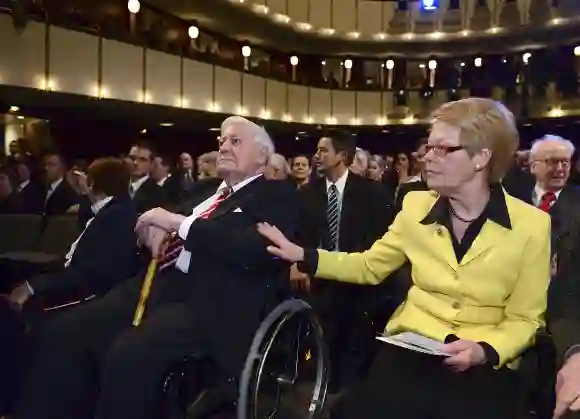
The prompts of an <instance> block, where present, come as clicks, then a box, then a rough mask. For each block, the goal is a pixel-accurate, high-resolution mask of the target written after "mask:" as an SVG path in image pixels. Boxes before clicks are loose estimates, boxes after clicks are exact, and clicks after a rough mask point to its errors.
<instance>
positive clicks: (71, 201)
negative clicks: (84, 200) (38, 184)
mask: <svg viewBox="0 0 580 419" xmlns="http://www.w3.org/2000/svg"><path fill="white" fill-rule="evenodd" d="M79 200H80V197H79V195H78V194H77V193H76V192H75V191H74V189H73V188H72V186H70V185H69V184H68V182H67V181H66V179H63V181H62V182H61V183H60V185H58V186H57V187H56V189H55V190H54V192H53V193H52V194H51V195H50V198H48V199H47V200H46V202H45V204H44V214H45V215H59V214H65V213H66V212H67V210H68V209H69V208H70V207H72V206H73V205H76V204H78V203H79Z"/></svg>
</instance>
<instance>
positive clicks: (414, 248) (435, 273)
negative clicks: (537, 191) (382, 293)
mask: <svg viewBox="0 0 580 419" xmlns="http://www.w3.org/2000/svg"><path fill="white" fill-rule="evenodd" d="M501 193H503V194H504V197H505V202H506V206H507V210H508V213H509V216H510V222H511V229H509V228H506V227H503V226H501V225H499V224H496V223H495V222H493V221H490V220H486V222H485V224H484V225H483V228H482V229H481V232H480V233H479V235H478V236H477V238H476V239H475V241H474V242H473V245H472V246H471V248H470V249H469V251H468V252H467V253H466V255H465V256H464V257H463V259H462V261H461V262H460V263H458V262H457V258H456V256H455V252H454V250H453V245H452V242H451V237H450V233H449V231H448V230H447V229H446V228H445V227H443V226H441V225H439V224H436V223H434V224H422V223H421V221H422V220H423V219H424V218H425V217H426V215H427V214H428V213H429V211H430V210H431V208H432V207H433V205H434V204H435V202H436V201H437V199H438V198H439V195H438V194H437V193H435V192H431V191H429V192H410V193H409V194H407V196H406V197H405V200H404V203H403V209H402V211H401V212H400V213H399V215H398V216H397V218H396V219H395V221H394V222H393V224H392V225H391V227H390V228H389V231H388V232H387V233H386V234H385V235H384V236H383V237H382V238H381V239H379V240H377V241H376V242H375V243H374V245H373V246H372V247H371V248H370V249H369V250H367V251H365V252H363V253H350V254H349V253H340V252H327V251H324V250H319V251H318V268H317V271H316V277H318V278H326V279H334V280H339V281H344V282H350V283H355V284H378V283H380V282H382V281H383V280H384V279H385V278H386V277H388V276H389V275H390V274H391V273H392V272H393V271H395V270H396V269H397V268H399V267H400V266H401V265H402V264H403V263H404V262H405V261H406V260H409V261H410V262H411V265H412V274H411V276H412V279H413V285H412V287H411V289H410V291H409V294H408V296H407V299H406V300H405V301H404V302H403V304H401V306H400V307H399V308H398V309H397V311H396V312H395V314H394V315H393V316H392V317H391V320H390V321H389V323H388V324H387V327H386V332H387V333H397V332H401V331H413V332H416V333H419V334H421V335H424V336H428V337H430V338H432V339H436V340H438V341H441V342H443V341H444V340H445V338H446V337H447V336H448V335H451V334H453V335H456V336H458V337H459V338H461V339H468V340H472V341H476V342H487V343H488V344H490V345H491V346H492V347H493V348H494V349H495V350H496V351H497V353H498V355H499V358H500V361H499V362H500V363H499V365H498V366H497V367H501V366H503V365H505V364H506V363H509V362H511V361H514V360H516V359H517V358H518V357H519V355H520V354H521V353H522V352H523V351H524V350H525V349H526V348H528V347H529V346H531V345H532V344H533V341H534V336H535V334H536V331H537V330H538V329H539V328H540V327H542V326H543V324H544V323H543V321H544V320H543V316H544V311H545V310H546V299H547V289H548V285H549V281H550V217H549V216H548V215H547V214H545V213H544V212H542V211H541V210H538V209H537V208H534V207H533V206H531V205H528V204H526V203H524V202H523V201H520V200H519V199H516V198H514V197H512V196H510V195H508V194H507V193H505V191H503V190H502V191H501Z"/></svg>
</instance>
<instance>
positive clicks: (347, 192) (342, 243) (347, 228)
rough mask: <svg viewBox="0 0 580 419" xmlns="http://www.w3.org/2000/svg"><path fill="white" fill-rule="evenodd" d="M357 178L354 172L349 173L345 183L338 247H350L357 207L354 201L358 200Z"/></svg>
mask: <svg viewBox="0 0 580 419" xmlns="http://www.w3.org/2000/svg"><path fill="white" fill-rule="evenodd" d="M355 182H356V180H355V179H354V176H353V174H352V173H349V175H348V177H347V178H346V184H345V185H344V195H343V197H342V206H341V208H340V221H339V228H338V229H339V230H338V231H339V235H338V248H339V249H346V248H348V244H349V241H350V240H349V239H350V232H351V231H352V228H351V225H352V221H353V220H355V216H356V214H355V208H354V206H353V203H354V202H356V185H355Z"/></svg>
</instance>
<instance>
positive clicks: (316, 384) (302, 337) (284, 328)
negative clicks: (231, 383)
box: [237, 299, 328, 419]
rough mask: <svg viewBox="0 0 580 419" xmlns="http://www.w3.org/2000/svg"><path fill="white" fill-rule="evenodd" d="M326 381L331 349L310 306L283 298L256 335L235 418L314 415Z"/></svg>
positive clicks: (311, 418) (285, 418) (320, 405)
mask: <svg viewBox="0 0 580 419" xmlns="http://www.w3.org/2000/svg"><path fill="white" fill-rule="evenodd" d="M327 384H328V351H327V348H326V345H325V343H324V339H323V334H322V327H321V326H320V323H319V321H318V319H317V318H316V316H315V315H314V312H313V310H312V307H311V306H310V305H308V304H307V303H306V302H304V301H302V300H298V299H293V300H288V301H285V302H283V303H282V304H280V305H279V306H278V307H276V308H275V309H274V310H273V311H272V312H271V313H270V314H269V315H268V316H267V317H266V319H265V320H264V321H263V322H262V324H261V325H260V328H259V329H258V331H257V332H256V334H255V335H254V340H253V342H252V346H251V348H250V353H249V354H248V357H247V358H246V363H245V366H244V370H243V372H242V375H241V379H240V383H239V397H238V403H237V418H238V419H271V418H278V419H290V418H291V419H306V418H308V419H315V418H317V417H319V415H320V413H321V412H322V408H323V405H324V402H325V399H326V391H327ZM292 391H295V393H296V394H292Z"/></svg>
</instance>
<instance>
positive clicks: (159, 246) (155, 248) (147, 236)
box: [137, 225, 168, 258]
mask: <svg viewBox="0 0 580 419" xmlns="http://www.w3.org/2000/svg"><path fill="white" fill-rule="evenodd" d="M137 234H138V235H139V243H140V244H141V245H143V246H145V247H147V248H148V249H149V250H150V251H151V254H152V255H153V257H155V258H159V257H162V256H163V253H165V245H166V244H167V241H166V238H167V234H168V233H167V232H166V231H165V230H163V229H161V228H159V227H156V226H153V225H149V226H143V227H141V228H140V229H139V230H137Z"/></svg>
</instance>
